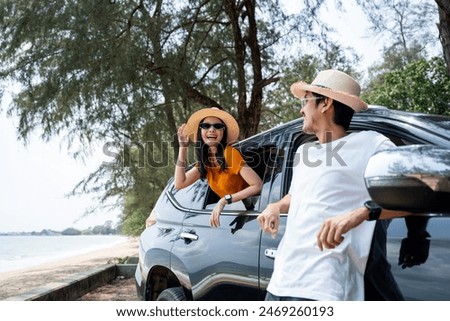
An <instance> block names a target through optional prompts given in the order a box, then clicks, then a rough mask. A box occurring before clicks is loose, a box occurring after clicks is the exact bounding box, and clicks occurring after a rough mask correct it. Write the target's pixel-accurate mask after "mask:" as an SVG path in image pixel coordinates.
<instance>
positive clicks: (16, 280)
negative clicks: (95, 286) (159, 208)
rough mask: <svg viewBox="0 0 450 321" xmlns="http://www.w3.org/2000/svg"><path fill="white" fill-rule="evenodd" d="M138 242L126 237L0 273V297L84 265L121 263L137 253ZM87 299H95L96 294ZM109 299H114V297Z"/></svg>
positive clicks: (65, 275)
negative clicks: (105, 244)
mask: <svg viewBox="0 0 450 321" xmlns="http://www.w3.org/2000/svg"><path fill="white" fill-rule="evenodd" d="M138 242H139V239H138V238H129V239H128V240H126V241H124V242H123V243H120V244H116V245H114V246H113V247H108V248H104V249H101V250H97V251H94V252H89V253H86V254H82V255H79V256H74V257H70V258H66V259H63V260H58V261H54V262H50V263H44V264H41V265H36V266H34V267H30V268H26V269H21V270H14V271H11V272H4V273H0V300H5V299H6V298H9V297H13V296H17V295H19V294H21V293H24V292H28V291H30V290H31V289H33V288H38V287H42V286H45V285H46V284H49V283H53V282H58V281H63V280H65V279H67V278H68V277H69V276H71V275H73V274H77V273H80V272H82V271H86V270H87V269H93V268H96V267H100V266H102V265H105V264H117V263H123V260H124V259H126V258H128V257H137V255H138V251H139V244H138ZM127 284H132V281H130V280H128V281H127ZM90 300H95V297H93V298H91V299H90ZM108 300H114V298H112V299H111V298H110V299H108Z"/></svg>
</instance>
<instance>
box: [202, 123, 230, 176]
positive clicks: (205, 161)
mask: <svg viewBox="0 0 450 321" xmlns="http://www.w3.org/2000/svg"><path fill="white" fill-rule="evenodd" d="M202 121H203V120H201V121H200V124H201V123H202ZM226 146H227V127H225V128H224V129H223V137H222V140H221V141H220V144H219V145H217V154H216V159H217V161H218V162H219V164H220V171H223V170H224V169H226V168H227V164H226V162H225V157H224V149H225V147H226ZM208 153H209V146H208V145H207V144H205V143H204V142H203V139H202V130H201V128H200V127H199V128H198V130H197V140H196V143H195V157H196V159H197V163H198V171H199V172H200V178H202V179H204V178H206V168H207V167H208V166H210V163H209V155H208Z"/></svg>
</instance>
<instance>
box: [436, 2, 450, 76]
mask: <svg viewBox="0 0 450 321" xmlns="http://www.w3.org/2000/svg"><path fill="white" fill-rule="evenodd" d="M436 3H437V5H438V8H439V23H438V25H437V26H438V29H439V38H440V40H441V44H442V49H443V52H444V59H445V63H446V64H447V71H448V74H449V76H450V2H449V1H448V0H436Z"/></svg>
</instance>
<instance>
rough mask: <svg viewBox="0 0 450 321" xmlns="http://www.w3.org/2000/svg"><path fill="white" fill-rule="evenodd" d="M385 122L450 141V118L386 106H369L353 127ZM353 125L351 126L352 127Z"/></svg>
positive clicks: (291, 125)
mask: <svg viewBox="0 0 450 321" xmlns="http://www.w3.org/2000/svg"><path fill="white" fill-rule="evenodd" d="M380 120H384V121H386V122H389V121H394V122H400V123H405V124H408V125H409V126H414V127H418V128H426V129H427V130H428V131H429V132H431V133H433V134H439V136H441V137H445V138H447V139H450V116H443V115H433V114H425V113H420V112H410V111H403V110H395V109H389V108H387V107H385V106H378V105H369V108H368V109H367V110H365V111H362V112H359V113H355V115H354V116H353V119H352V125H355V124H359V125H361V124H364V123H366V122H372V121H373V122H375V121H380ZM302 124H303V118H302V117H301V118H297V119H294V120H291V121H289V122H286V123H282V124H279V125H277V126H275V127H273V128H271V129H268V130H265V131H263V132H260V133H258V134H256V135H254V136H251V137H249V138H246V139H243V140H242V141H240V142H239V143H238V144H239V145H240V144H243V143H245V142H246V141H248V140H254V139H258V137H259V136H264V135H268V134H270V135H276V134H277V133H278V132H284V131H286V130H289V131H300V130H301V126H302ZM352 125H350V126H351V127H352Z"/></svg>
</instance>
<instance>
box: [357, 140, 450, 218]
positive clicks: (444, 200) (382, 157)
mask: <svg viewBox="0 0 450 321" xmlns="http://www.w3.org/2000/svg"><path fill="white" fill-rule="evenodd" d="M364 178H365V182H366V187H367V190H368V191H369V194H370V197H371V198H372V199H373V200H374V201H375V202H376V203H378V204H379V205H380V206H381V207H383V208H386V209H392V210H401V211H409V212H415V213H436V214H446V215H450V149H445V148H442V147H436V146H429V145H409V146H401V147H397V148H393V149H389V150H385V151H381V152H378V153H376V154H375V155H373V156H372V157H371V158H370V159H369V162H368V163H367V167H366V171H365V174H364Z"/></svg>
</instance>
